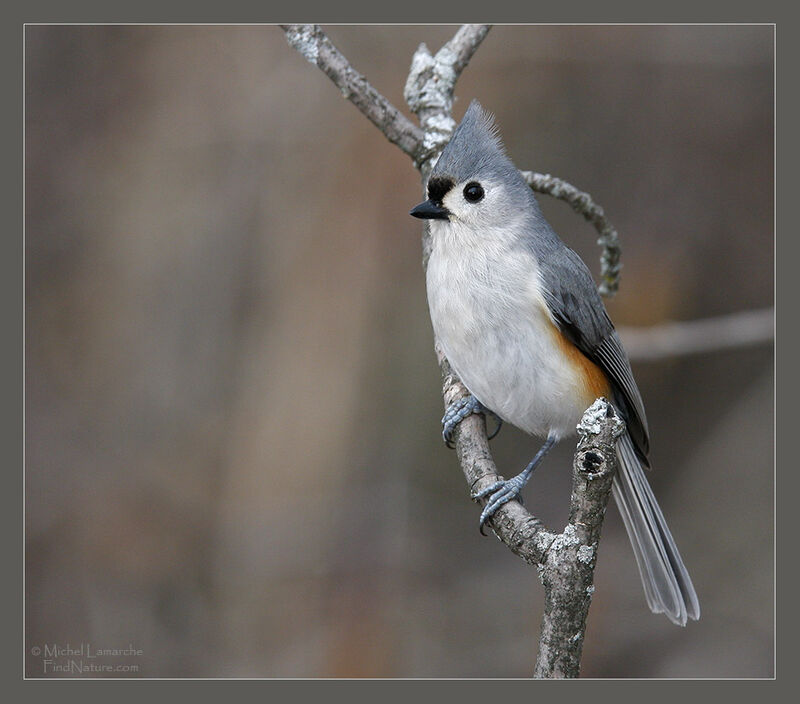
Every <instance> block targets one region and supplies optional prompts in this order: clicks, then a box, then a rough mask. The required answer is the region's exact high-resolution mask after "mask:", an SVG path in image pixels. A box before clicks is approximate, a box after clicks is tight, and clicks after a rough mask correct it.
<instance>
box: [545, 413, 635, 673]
mask: <svg viewBox="0 0 800 704" xmlns="http://www.w3.org/2000/svg"><path fill="white" fill-rule="evenodd" d="M624 431H625V423H624V422H623V421H622V420H621V419H620V417H619V416H618V415H617V413H616V411H615V410H614V407H613V406H612V405H611V404H610V403H609V402H608V401H606V399H604V398H601V399H597V401H595V402H594V403H593V404H592V405H591V406H590V407H589V408H588V409H587V410H586V412H585V413H584V414H583V418H581V422H580V423H579V424H578V434H579V435H580V436H581V439H580V441H579V442H578V450H577V452H576V453H575V461H574V463H573V470H572V498H571V501H570V515H569V523H567V527H566V528H565V529H564V532H563V533H561V534H560V535H559V536H557V537H556V539H555V540H554V541H553V543H552V544H551V545H550V548H549V550H548V551H547V553H546V555H545V559H544V561H543V563H542V564H541V566H540V569H539V575H540V578H541V580H542V584H543V585H544V593H545V606H544V615H543V616H542V631H541V635H540V637H539V655H538V657H537V659H536V669H535V670H534V677H538V678H548V679H553V678H563V677H577V676H578V675H579V674H580V665H581V654H582V652H583V640H584V633H585V632H586V618H587V616H588V614H589V606H590V605H591V602H592V594H593V593H594V584H593V581H594V568H595V564H596V562H597V548H598V545H599V543H600V531H601V529H602V527H603V518H604V517H605V512H606V507H607V506H608V498H609V496H610V495H611V484H612V480H613V478H614V473H615V472H616V469H617V452H616V442H617V438H619V436H620V435H622V433H623V432H624Z"/></svg>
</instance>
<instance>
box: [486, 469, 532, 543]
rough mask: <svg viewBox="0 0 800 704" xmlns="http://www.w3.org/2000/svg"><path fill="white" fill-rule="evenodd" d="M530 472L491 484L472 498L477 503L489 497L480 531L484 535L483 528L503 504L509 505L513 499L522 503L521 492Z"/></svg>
mask: <svg viewBox="0 0 800 704" xmlns="http://www.w3.org/2000/svg"><path fill="white" fill-rule="evenodd" d="M530 474H531V473H530V472H527V471H526V472H522V473H520V474H518V475H517V476H516V477H511V479H502V480H500V481H499V482H495V483H494V484H490V485H489V486H487V487H486V488H485V489H482V490H481V491H479V492H478V493H477V494H473V495H472V498H473V499H475V500H476V501H479V500H480V499H485V498H486V497H487V496H488V497H489V500H488V501H487V502H486V505H485V506H484V507H483V511H481V518H480V531H481V533H483V526H484V524H485V523H486V521H488V520H489V519H490V518H491V517H492V516H493V515H494V513H495V511H497V509H498V508H500V507H501V506H502V505H503V504H506V503H508V502H509V501H511V500H512V499H517V500H518V501H522V497H521V496H520V492H521V491H522V487H524V486H525V485H526V484H527V483H528V479H529V478H530Z"/></svg>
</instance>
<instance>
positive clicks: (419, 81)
mask: <svg viewBox="0 0 800 704" xmlns="http://www.w3.org/2000/svg"><path fill="white" fill-rule="evenodd" d="M489 29H490V25H486V24H465V25H463V26H462V27H461V28H460V29H459V30H458V31H457V32H456V34H455V36H454V37H453V38H452V39H451V40H450V41H449V42H447V43H446V44H445V45H444V46H443V47H442V48H441V49H440V50H439V51H438V52H437V53H436V55H435V56H432V55H431V53H430V51H428V47H427V46H425V44H420V45H419V48H418V49H417V51H416V52H415V53H414V57H413V58H412V59H411V68H410V69H409V72H408V80H407V81H406V86H405V90H404V91H403V97H404V98H405V99H406V102H407V103H408V107H410V108H411V110H412V112H413V113H414V114H415V115H416V116H417V117H418V118H419V123H420V126H421V127H422V131H423V133H424V138H423V144H422V149H421V151H420V153H419V155H418V158H417V159H416V160H415V162H416V166H417V168H419V170H420V172H421V174H422V179H423V181H425V180H426V179H427V178H428V175H429V173H430V170H431V169H432V168H433V165H434V164H435V163H436V159H437V158H438V157H439V154H440V153H441V151H442V149H444V147H445V145H446V144H447V142H449V141H450V135H451V134H452V133H453V130H454V129H455V127H456V123H455V120H453V117H452V112H453V91H454V90H455V86H456V81H457V80H458V77H459V76H460V75H461V72H462V71H463V70H464V67H465V66H466V65H467V63H468V62H469V60H470V58H471V57H472V55H473V54H474V53H475V51H476V49H477V48H478V46H480V43H481V42H482V41H483V39H484V38H485V37H486V35H487V34H488V32H489ZM426 231H427V228H426Z"/></svg>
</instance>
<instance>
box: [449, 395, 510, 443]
mask: <svg viewBox="0 0 800 704" xmlns="http://www.w3.org/2000/svg"><path fill="white" fill-rule="evenodd" d="M472 413H482V414H483V415H484V416H486V415H491V416H494V418H495V420H496V421H497V427H496V428H495V429H494V432H493V433H492V434H491V435H490V436H489V440H491V439H492V438H493V437H494V436H495V435H497V433H499V432H500V428H501V427H502V426H503V420H502V419H501V418H500V416H498V415H497V414H496V413H495V412H494V411H490V410H489V409H488V408H486V407H485V406H484V405H483V404H482V403H481V402H480V401H478V399H477V398H475V397H474V396H473V395H472V394H470V395H469V396H465V397H464V398H460V399H458V401H454V402H453V403H451V404H450V405H449V406H448V407H447V410H446V411H445V414H444V416H443V417H442V439H443V440H444V444H445V445H447V447H449V448H450V449H451V450H452V449H453V448H454V447H455V445H454V443H453V433H454V432H455V429H456V426H457V425H458V424H459V423H460V422H461V421H462V420H464V418H466V417H467V416H468V415H471V414H472Z"/></svg>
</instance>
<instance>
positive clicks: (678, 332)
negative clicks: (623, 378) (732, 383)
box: [619, 308, 775, 362]
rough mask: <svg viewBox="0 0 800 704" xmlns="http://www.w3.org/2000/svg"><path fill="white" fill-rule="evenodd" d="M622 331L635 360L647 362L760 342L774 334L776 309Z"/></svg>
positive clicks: (621, 334)
mask: <svg viewBox="0 0 800 704" xmlns="http://www.w3.org/2000/svg"><path fill="white" fill-rule="evenodd" d="M619 335H620V337H621V338H622V342H623V343H624V345H625V350H626V351H627V352H628V356H629V357H630V358H631V359H632V360H636V361H647V362H651V361H655V360H658V359H664V358H666V357H678V356H681V355H689V354H700V353H702V352H716V351H718V350H725V349H733V348H738V347H747V346H750V345H760V344H764V343H765V342H771V341H772V340H773V339H774V338H775V309H774V308H763V309H761V310H751V311H743V312H740V313H731V314H729V315H721V316H719V317H716V318H705V319H702V320H688V321H685V322H680V323H677V322H676V323H672V322H671V323H661V324H660V325H654V326H652V327H649V328H633V327H621V328H619Z"/></svg>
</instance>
